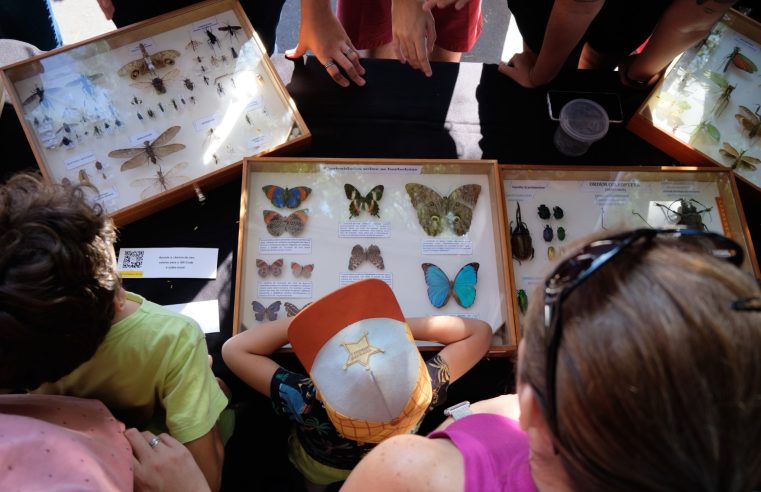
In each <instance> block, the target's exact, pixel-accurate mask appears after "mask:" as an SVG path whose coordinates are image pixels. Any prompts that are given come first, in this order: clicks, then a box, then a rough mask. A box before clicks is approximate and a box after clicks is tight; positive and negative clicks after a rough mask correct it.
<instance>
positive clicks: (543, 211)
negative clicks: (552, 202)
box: [537, 203, 550, 220]
mask: <svg viewBox="0 0 761 492" xmlns="http://www.w3.org/2000/svg"><path fill="white" fill-rule="evenodd" d="M537 211H538V212H539V218H540V219H542V220H547V219H549V218H550V209H549V208H547V205H545V204H544V203H542V204H541V205H539V208H538V209H537Z"/></svg>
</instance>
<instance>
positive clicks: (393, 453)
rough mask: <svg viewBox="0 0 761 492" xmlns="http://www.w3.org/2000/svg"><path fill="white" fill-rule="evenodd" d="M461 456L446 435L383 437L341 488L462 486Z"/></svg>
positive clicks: (445, 488)
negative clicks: (443, 437) (433, 437)
mask: <svg viewBox="0 0 761 492" xmlns="http://www.w3.org/2000/svg"><path fill="white" fill-rule="evenodd" d="M464 483H465V477H464V466H463V459H462V455H461V454H460V452H459V451H458V450H457V448H456V447H455V446H454V444H452V442H451V441H449V440H448V439H428V438H426V437H423V436H416V435H412V434H408V435H400V436H394V437H392V438H389V439H387V440H385V441H383V442H382V443H381V444H379V445H378V446H377V447H375V448H374V449H373V450H372V452H370V453H369V454H368V455H367V456H365V457H364V458H363V459H362V461H360V463H359V464H358V465H357V467H356V468H355V469H354V471H353V472H352V473H351V475H350V476H349V479H348V480H347V481H346V483H345V484H344V486H343V488H342V489H341V490H343V491H352V490H358V491H359V490H361V491H362V492H372V491H374V490H378V491H381V490H396V491H404V490H437V491H444V492H445V491H448V490H462V489H463V486H464Z"/></svg>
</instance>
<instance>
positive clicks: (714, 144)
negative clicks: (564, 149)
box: [628, 11, 761, 191]
mask: <svg viewBox="0 0 761 492" xmlns="http://www.w3.org/2000/svg"><path fill="white" fill-rule="evenodd" d="M759 67H761V24H759V23H758V22H756V21H754V20H752V19H749V18H748V17H745V16H743V15H742V14H740V13H738V12H736V11H730V12H729V13H728V14H727V15H725V16H724V18H723V19H722V20H721V21H720V22H719V23H717V24H716V26H714V28H713V30H712V31H711V33H710V34H709V35H708V36H707V37H706V38H705V39H704V40H703V41H702V42H701V43H698V44H697V45H696V46H694V47H692V48H691V49H689V50H687V51H686V52H685V53H684V54H682V56H681V57H680V58H679V59H678V60H677V61H676V62H675V63H674V64H672V66H671V67H670V68H669V70H668V72H667V73H666V75H665V76H664V78H663V80H662V81H661V82H660V83H658V84H657V85H656V87H655V89H654V90H653V92H652V93H651V95H650V96H649V97H648V98H647V100H646V101H645V102H644V104H643V105H642V106H641V107H640V108H639V110H638V111H637V113H636V114H635V115H634V116H633V117H632V118H631V120H630V121H629V124H628V128H629V129H630V130H631V131H633V132H634V133H636V134H637V135H639V136H641V137H642V138H644V139H645V140H647V141H648V142H650V143H652V144H653V145H655V146H656V147H658V148H660V149H661V150H663V151H664V152H666V153H667V154H669V155H671V156H672V157H674V158H676V159H678V160H679V161H680V162H681V163H683V164H694V165H699V166H705V165H715V166H719V167H726V168H730V169H733V170H734V171H735V173H736V174H737V175H738V176H739V177H740V178H742V179H743V180H745V181H747V182H748V183H750V184H751V185H752V186H754V187H755V189H756V190H758V191H761V144H759V142H761V114H760V113H761V111H760V109H759V106H760V105H761V89H760V88H759V87H761V71H759Z"/></svg>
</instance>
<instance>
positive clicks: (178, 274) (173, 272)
mask: <svg viewBox="0 0 761 492" xmlns="http://www.w3.org/2000/svg"><path fill="white" fill-rule="evenodd" d="M218 253H219V250H218V249H217V248H122V249H121V250H119V259H118V260H117V269H118V270H119V274H120V275H121V276H122V277H124V278H206V279H214V278H217V256H218Z"/></svg>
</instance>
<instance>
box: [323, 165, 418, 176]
mask: <svg viewBox="0 0 761 492" xmlns="http://www.w3.org/2000/svg"><path fill="white" fill-rule="evenodd" d="M421 170H422V166H373V165H366V166H358V165H356V164H353V165H341V164H320V171H322V172H341V171H347V172H350V173H353V174H411V175H417V174H420V171H421Z"/></svg>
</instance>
